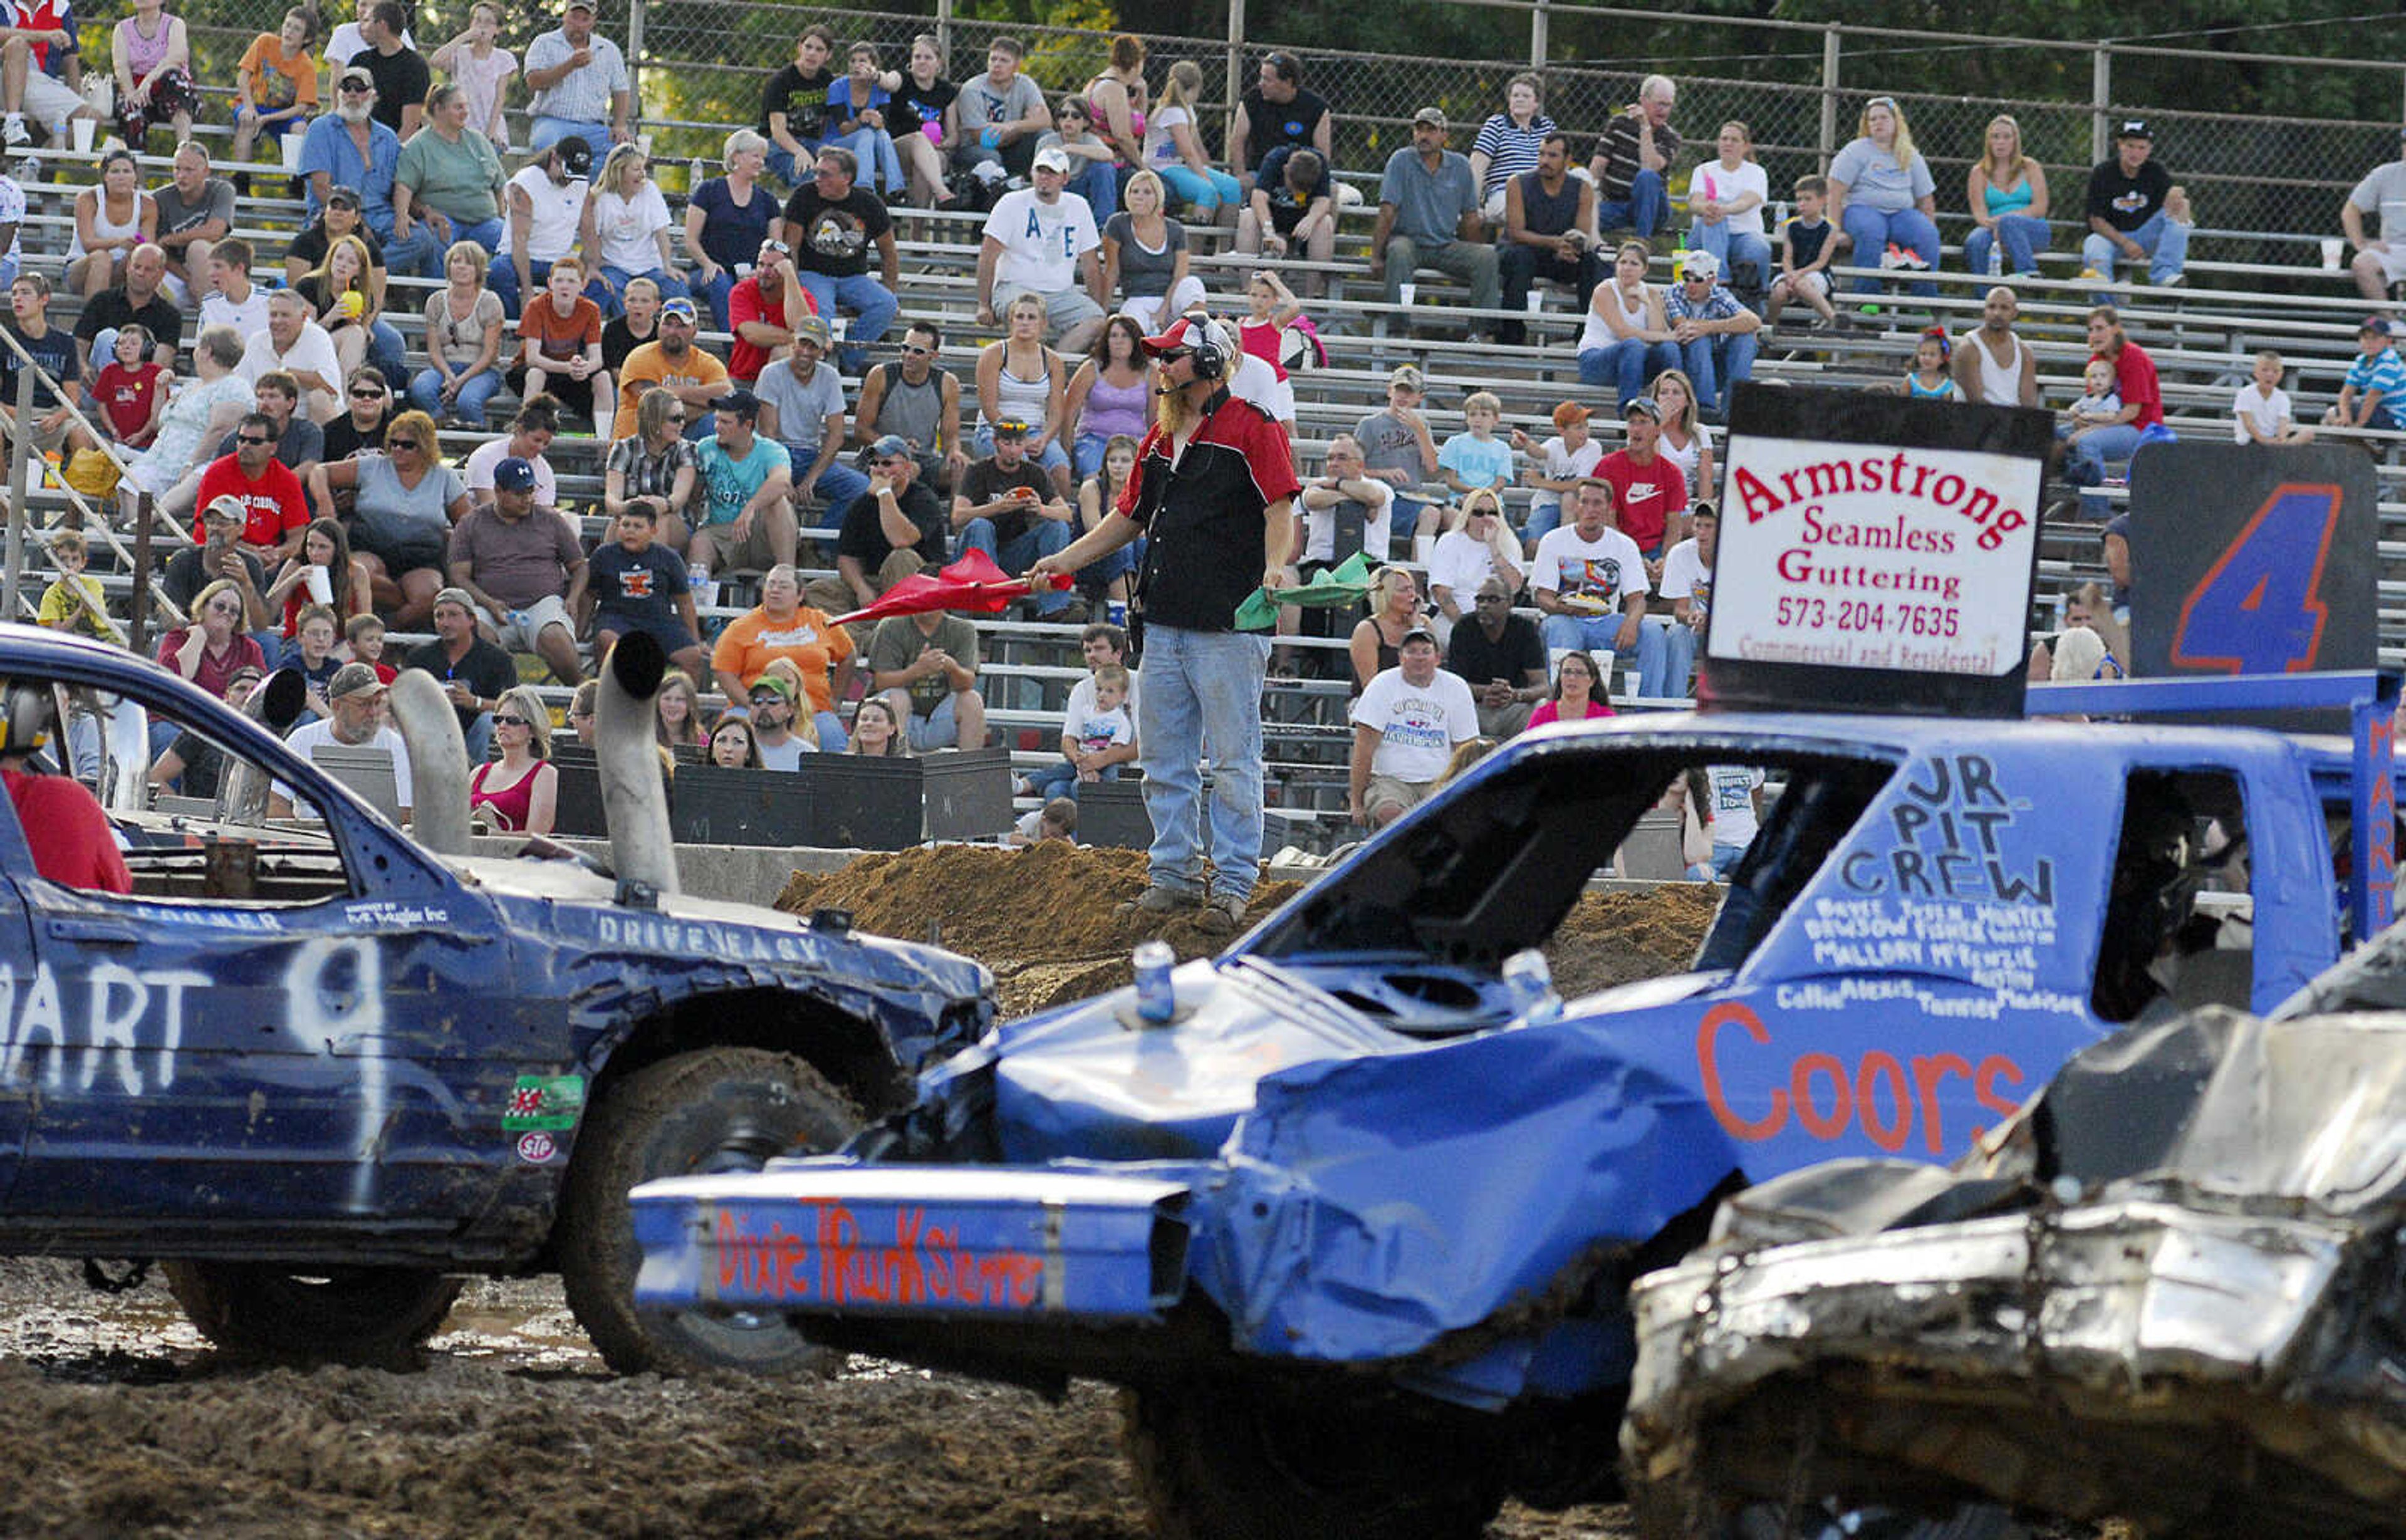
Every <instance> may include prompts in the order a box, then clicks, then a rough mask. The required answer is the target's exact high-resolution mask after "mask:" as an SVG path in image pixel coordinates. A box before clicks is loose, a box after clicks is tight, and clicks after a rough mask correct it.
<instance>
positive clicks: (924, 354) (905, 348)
mask: <svg viewBox="0 0 2406 1540" xmlns="http://www.w3.org/2000/svg"><path fill="white" fill-rule="evenodd" d="M902 352H903V354H904V356H906V357H908V358H913V359H925V358H932V357H934V356H935V352H936V350H935V349H934V348H932V347H922V346H919V345H918V344H916V343H909V342H906V343H904V344H903V345H902Z"/></svg>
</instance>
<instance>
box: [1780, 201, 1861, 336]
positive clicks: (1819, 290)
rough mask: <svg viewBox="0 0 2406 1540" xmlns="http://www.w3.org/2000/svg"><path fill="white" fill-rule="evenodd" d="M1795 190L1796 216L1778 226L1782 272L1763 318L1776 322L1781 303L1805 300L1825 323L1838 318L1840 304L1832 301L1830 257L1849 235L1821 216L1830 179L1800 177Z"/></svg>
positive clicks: (1835, 253) (1830, 322) (1831, 322)
mask: <svg viewBox="0 0 2406 1540" xmlns="http://www.w3.org/2000/svg"><path fill="white" fill-rule="evenodd" d="M1795 191H1796V217H1795V218H1794V219H1790V220H1789V221H1788V222H1787V223H1786V224H1783V225H1781V226H1780V227H1779V276H1777V277H1776V278H1774V279H1772V280H1771V293H1770V294H1769V295H1768V296H1767V297H1766V298H1765V299H1764V300H1763V305H1762V318H1763V320H1764V322H1765V323H1766V324H1769V325H1774V326H1776V325H1777V324H1778V323H1779V310H1780V307H1781V306H1782V305H1784V304H1787V303H1788V302H1789V301H1790V300H1803V301H1804V303H1805V304H1808V305H1811V306H1812V307H1813V313H1814V314H1815V315H1817V316H1819V317H1820V318H1821V319H1822V321H1823V323H1824V324H1833V323H1834V322H1836V320H1837V318H1838V307H1837V306H1836V305H1834V304H1831V303H1830V260H1831V259H1832V258H1833V257H1834V256H1836V255H1837V254H1838V247H1840V246H1842V245H1844V244H1845V242H1846V236H1845V235H1844V234H1843V233H1840V232H1837V231H1834V230H1833V229H1832V228H1831V227H1830V221H1829V220H1827V219H1823V218H1822V217H1821V206H1822V204H1823V201H1824V200H1826V199H1827V198H1828V197H1829V195H1830V184H1829V183H1828V182H1826V181H1823V180H1822V179H1821V178H1820V177H1798V178H1796V189H1795Z"/></svg>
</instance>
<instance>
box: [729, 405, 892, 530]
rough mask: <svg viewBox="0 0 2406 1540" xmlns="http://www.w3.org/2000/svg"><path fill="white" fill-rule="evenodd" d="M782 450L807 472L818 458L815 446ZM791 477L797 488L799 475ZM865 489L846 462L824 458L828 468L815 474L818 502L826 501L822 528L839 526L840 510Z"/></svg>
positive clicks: (864, 479) (863, 478) (863, 481)
mask: <svg viewBox="0 0 2406 1540" xmlns="http://www.w3.org/2000/svg"><path fill="white" fill-rule="evenodd" d="M713 431H716V430H715V429H714V430H713ZM785 453H786V454H788V455H790V456H792V457H793V460H794V465H795V468H796V469H797V470H799V471H808V470H809V469H810V468H811V466H812V465H813V464H814V462H815V461H816V460H817V459H818V458H819V452H818V450H817V449H816V448H804V447H803V446H801V445H794V444H788V445H785ZM795 480H796V484H797V487H799V486H800V477H799V476H798V477H796V478H795ZM867 490H869V478H868V477H867V476H865V475H862V474H861V473H859V472H858V471H856V470H854V469H853V468H852V464H851V462H850V461H848V460H846V459H843V458H842V456H838V457H837V458H836V459H832V460H830V461H828V468H827V469H826V470H824V471H821V472H820V473H819V480H818V494H819V501H820V502H824V503H826V504H827V518H826V519H825V521H824V524H825V527H826V528H828V529H830V530H833V529H841V528H842V525H843V514H844V510H845V509H847V508H849V507H851V506H852V501H853V499H855V498H856V497H858V496H860V494H861V493H863V492H865V491H867Z"/></svg>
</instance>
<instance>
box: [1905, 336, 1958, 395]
mask: <svg viewBox="0 0 2406 1540" xmlns="http://www.w3.org/2000/svg"><path fill="white" fill-rule="evenodd" d="M1954 350H1955V345H1954V344H1953V342H1951V341H1950V340H1949V339H1948V338H1947V335H1946V328H1945V327H1943V326H1933V327H1932V328H1931V329H1930V330H1929V331H1927V332H1923V333H1922V334H1921V340H1920V341H1919V342H1918V343H1916V344H1915V345H1914V348H1913V372H1912V373H1910V374H1906V375H1905V376H1904V393H1905V394H1906V395H1907V396H1910V397H1911V398H1913V399H1914V400H1915V401H1961V400H1962V399H1963V392H1962V391H1961V390H1960V389H1958V388H1957V386H1956V384H1955V376H1954V375H1952V374H1948V373H1947V371H1946V360H1947V359H1948V358H1949V357H1950V356H1951V355H1952V354H1953V352H1954Z"/></svg>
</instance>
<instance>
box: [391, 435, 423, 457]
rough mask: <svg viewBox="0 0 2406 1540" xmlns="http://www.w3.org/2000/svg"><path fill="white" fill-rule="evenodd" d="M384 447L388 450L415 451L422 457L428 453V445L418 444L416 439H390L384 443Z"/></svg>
mask: <svg viewBox="0 0 2406 1540" xmlns="http://www.w3.org/2000/svg"><path fill="white" fill-rule="evenodd" d="M384 446H385V447H386V448H387V449H415V450H417V451H418V453H419V454H421V455H422V454H424V453H426V445H422V444H420V443H418V441H417V440H416V439H395V438H389V439H387V440H385V441H384Z"/></svg>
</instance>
